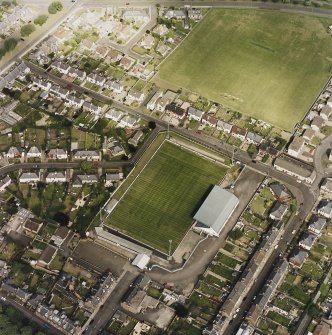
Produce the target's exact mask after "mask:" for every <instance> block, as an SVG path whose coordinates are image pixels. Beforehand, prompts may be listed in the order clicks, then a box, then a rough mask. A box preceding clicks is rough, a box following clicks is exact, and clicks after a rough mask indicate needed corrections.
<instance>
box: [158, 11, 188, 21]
mask: <svg viewBox="0 0 332 335" xmlns="http://www.w3.org/2000/svg"><path fill="white" fill-rule="evenodd" d="M163 16H165V17H166V18H167V19H173V18H174V19H177V20H184V19H185V18H186V17H187V13H186V10H184V9H177V10H166V11H165V12H164V13H163Z"/></svg>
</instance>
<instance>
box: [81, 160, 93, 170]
mask: <svg viewBox="0 0 332 335" xmlns="http://www.w3.org/2000/svg"><path fill="white" fill-rule="evenodd" d="M80 168H81V170H82V171H84V172H88V171H90V170H91V169H92V168H93V163H92V162H89V161H82V162H81V164H80Z"/></svg>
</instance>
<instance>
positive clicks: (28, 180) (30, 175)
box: [19, 172, 40, 184]
mask: <svg viewBox="0 0 332 335" xmlns="http://www.w3.org/2000/svg"><path fill="white" fill-rule="evenodd" d="M39 180H40V178H39V174H37V173H35V172H23V173H22V174H21V175H20V178H19V181H20V183H22V184H34V183H37V182H38V181H39Z"/></svg>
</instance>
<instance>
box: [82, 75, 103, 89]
mask: <svg viewBox="0 0 332 335" xmlns="http://www.w3.org/2000/svg"><path fill="white" fill-rule="evenodd" d="M86 80H87V81H88V82H90V83H92V84H95V85H98V86H103V85H104V84H105V82H106V78H105V77H102V76H100V75H99V74H96V73H90V74H89V75H88V76H87V77H86Z"/></svg>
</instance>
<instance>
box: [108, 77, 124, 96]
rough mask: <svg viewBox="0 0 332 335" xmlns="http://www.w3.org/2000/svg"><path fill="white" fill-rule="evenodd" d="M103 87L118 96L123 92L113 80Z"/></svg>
mask: <svg viewBox="0 0 332 335" xmlns="http://www.w3.org/2000/svg"><path fill="white" fill-rule="evenodd" d="M105 87H106V88H107V89H109V90H111V91H113V92H114V93H117V94H120V93H122V92H123V86H122V85H121V84H120V83H119V82H117V81H115V80H108V81H107V82H106V83H105Z"/></svg>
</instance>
